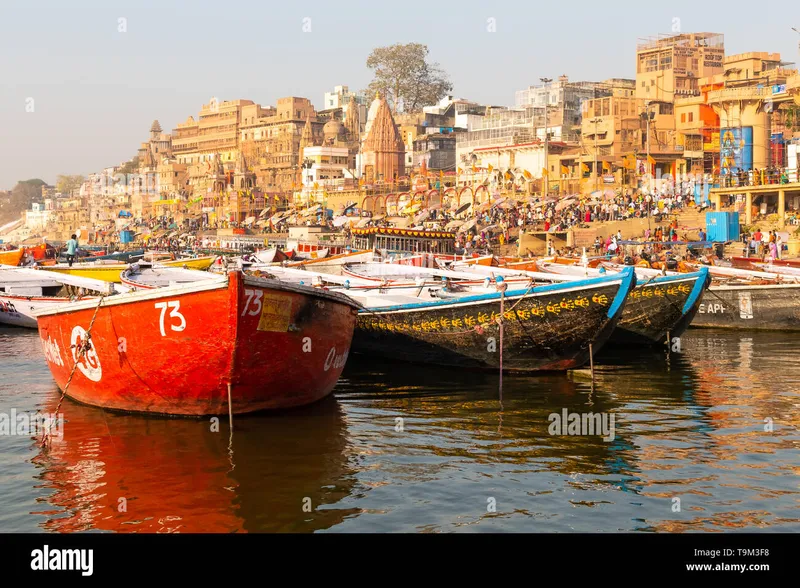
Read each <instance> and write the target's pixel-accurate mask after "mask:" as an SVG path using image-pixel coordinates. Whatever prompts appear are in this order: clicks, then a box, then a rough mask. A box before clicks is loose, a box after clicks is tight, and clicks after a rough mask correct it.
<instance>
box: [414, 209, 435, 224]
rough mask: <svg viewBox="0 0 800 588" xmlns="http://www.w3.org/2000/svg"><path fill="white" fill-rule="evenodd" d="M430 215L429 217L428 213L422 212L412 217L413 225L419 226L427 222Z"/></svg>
mask: <svg viewBox="0 0 800 588" xmlns="http://www.w3.org/2000/svg"><path fill="white" fill-rule="evenodd" d="M430 215H431V213H430V211H428V210H423V211H422V212H420V213H419V214H418V215H417V216H415V217H414V223H415V224H419V223H421V222H423V221H425V220H427V219H428V217H429V216H430Z"/></svg>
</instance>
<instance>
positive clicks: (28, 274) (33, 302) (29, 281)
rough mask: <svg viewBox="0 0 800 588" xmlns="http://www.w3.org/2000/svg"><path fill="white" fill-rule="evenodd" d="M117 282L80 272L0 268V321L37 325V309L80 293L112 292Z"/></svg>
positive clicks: (11, 323) (26, 325) (56, 306)
mask: <svg viewBox="0 0 800 588" xmlns="http://www.w3.org/2000/svg"><path fill="white" fill-rule="evenodd" d="M114 291H115V290H114V286H113V285H112V284H110V283H108V282H101V281H97V280H91V279H87V278H80V277H76V276H69V275H60V274H55V273H50V272H44V271H40V270H36V269H31V268H16V267H10V266H2V268H0V323H2V324H6V325H12V326H17V327H26V328H29V329H35V328H36V327H37V322H36V317H35V313H36V312H38V311H40V310H45V309H51V308H58V307H61V306H63V305H65V304H68V303H70V302H74V301H75V300H77V299H79V297H86V298H91V297H92V296H93V295H95V296H96V295H97V294H111V293H113V292H114Z"/></svg>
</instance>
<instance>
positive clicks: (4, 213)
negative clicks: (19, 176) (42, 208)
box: [0, 178, 47, 225]
mask: <svg viewBox="0 0 800 588" xmlns="http://www.w3.org/2000/svg"><path fill="white" fill-rule="evenodd" d="M45 185H47V184H46V182H44V181H43V180H40V179H38V178H36V179H33V180H22V181H19V182H17V185H16V186H14V188H13V189H12V190H11V192H10V194H9V197H8V200H7V201H6V200H3V201H2V202H0V225H2V224H5V223H7V222H10V221H12V220H15V219H18V218H19V216H20V214H22V211H23V210H28V209H29V208H30V207H31V202H34V201H36V200H41V198H42V186H45Z"/></svg>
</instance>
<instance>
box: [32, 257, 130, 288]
mask: <svg viewBox="0 0 800 588" xmlns="http://www.w3.org/2000/svg"><path fill="white" fill-rule="evenodd" d="M127 268H128V264H127V263H116V262H108V263H103V262H97V263H73V264H72V265H71V266H70V265H68V264H66V263H57V264H56V265H47V266H42V269H43V270H47V271H49V272H57V273H61V274H69V275H71V276H78V277H81V278H92V279H94V280H102V281H104V282H114V283H116V284H119V283H121V282H122V280H121V279H120V274H121V273H122V271H123V270H125V269H127Z"/></svg>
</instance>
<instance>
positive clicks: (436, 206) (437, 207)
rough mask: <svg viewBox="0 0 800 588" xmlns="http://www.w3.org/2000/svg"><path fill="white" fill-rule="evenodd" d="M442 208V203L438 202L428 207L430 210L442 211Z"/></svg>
mask: <svg viewBox="0 0 800 588" xmlns="http://www.w3.org/2000/svg"><path fill="white" fill-rule="evenodd" d="M441 208H442V203H441V202H437V203H436V204H431V205H430V206H429V207H428V210H440V209H441Z"/></svg>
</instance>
